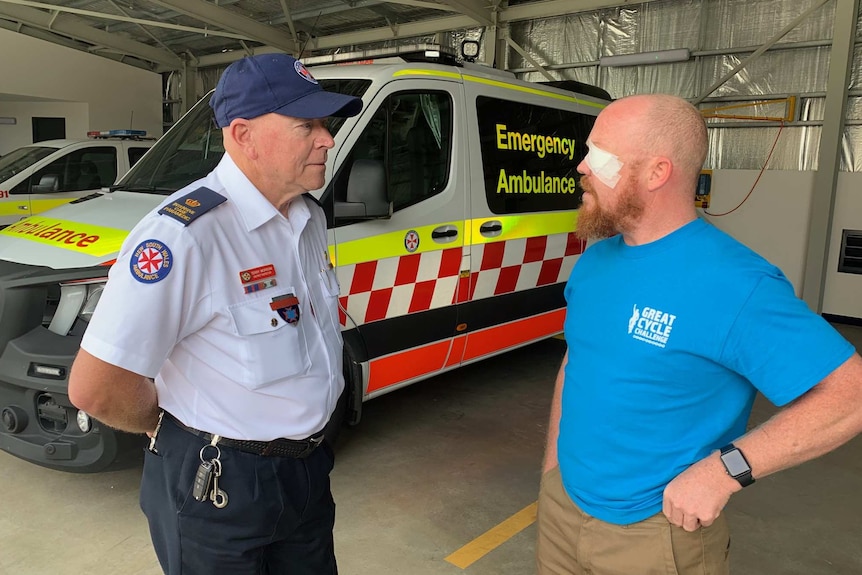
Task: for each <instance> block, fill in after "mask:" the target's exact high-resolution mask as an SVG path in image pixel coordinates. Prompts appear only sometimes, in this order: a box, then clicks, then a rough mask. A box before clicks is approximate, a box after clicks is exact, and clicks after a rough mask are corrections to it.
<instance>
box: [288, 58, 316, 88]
mask: <svg viewBox="0 0 862 575" xmlns="http://www.w3.org/2000/svg"><path fill="white" fill-rule="evenodd" d="M293 69H294V70H296V73H297V74H299V75H300V76H302V78H303V79H304V80H307V81H309V82H311V83H312V84H317V80H315V79H314V76H312V75H311V72H309V71H308V68H306V67H305V64H303V63H302V62H300V61H299V60H297V61H296V62H294V63H293Z"/></svg>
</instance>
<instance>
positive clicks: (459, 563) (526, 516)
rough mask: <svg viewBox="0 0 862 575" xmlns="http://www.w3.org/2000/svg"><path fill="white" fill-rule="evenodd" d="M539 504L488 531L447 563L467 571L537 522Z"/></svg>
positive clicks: (530, 506) (448, 558) (521, 511)
mask: <svg viewBox="0 0 862 575" xmlns="http://www.w3.org/2000/svg"><path fill="white" fill-rule="evenodd" d="M537 508H538V502H536V503H531V504H530V505H527V506H526V507H524V508H523V509H521V510H520V511H518V512H517V513H515V514H514V515H512V516H511V517H509V518H508V519H506V520H505V521H503V522H502V523H500V524H499V525H497V526H496V527H494V528H492V529H490V530H488V531H486V532H485V533H483V534H482V535H480V536H479V537H476V538H475V539H473V540H472V541H471V542H469V543H467V544H466V545H464V546H463V547H461V548H460V549H458V550H457V551H455V552H454V553H452V554H451V555H449V556H448V557H446V561H448V562H449V563H451V564H452V565H454V566H456V567H460V568H461V569H466V568H467V567H469V566H470V565H472V564H473V563H475V562H476V561H478V560H479V559H481V558H482V557H484V556H485V555H487V554H488V553H490V552H491V551H493V550H494V549H496V548H497V547H499V546H500V545H502V544H503V543H505V542H506V541H508V540H509V539H511V538H512V537H513V536H515V535H517V534H518V533H520V532H521V531H523V530H524V529H526V528H527V527H529V526H530V525H532V524H533V523H534V522H535V521H536V509H537Z"/></svg>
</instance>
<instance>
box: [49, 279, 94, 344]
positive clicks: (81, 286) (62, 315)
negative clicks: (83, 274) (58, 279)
mask: <svg viewBox="0 0 862 575" xmlns="http://www.w3.org/2000/svg"><path fill="white" fill-rule="evenodd" d="M105 283H106V280H105V279H104V278H99V279H94V280H84V281H75V282H69V283H61V284H60V302H59V304H58V305H57V311H56V312H55V313H54V317H53V318H52V319H51V325H49V326H48V329H49V330H51V331H53V332H54V333H56V334H59V335H68V334H69V331H70V330H71V329H72V326H73V325H75V320H77V319H82V320H84V321H86V322H89V321H90V318H92V317H93V312H94V311H95V309H96V304H98V303H99V298H100V297H102V291H104V289H105Z"/></svg>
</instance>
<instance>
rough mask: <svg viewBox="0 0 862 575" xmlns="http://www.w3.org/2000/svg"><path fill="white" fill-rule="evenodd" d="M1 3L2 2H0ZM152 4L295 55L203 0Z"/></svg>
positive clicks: (285, 42) (280, 39)
mask: <svg viewBox="0 0 862 575" xmlns="http://www.w3.org/2000/svg"><path fill="white" fill-rule="evenodd" d="M0 1H2V0H0ZM147 1H148V2H151V3H153V4H157V5H159V6H162V7H163V8H168V9H170V10H174V11H176V12H179V13H181V14H185V15H186V16H191V17H192V18H197V19H198V20H200V21H202V22H207V23H209V24H212V25H214V26H217V27H219V28H221V29H223V30H230V31H232V32H236V33H238V34H243V35H244V36H247V37H248V38H249V39H251V40H254V41H256V42H261V43H262V44H268V45H269V46H272V47H273V48H277V49H279V50H282V51H284V52H288V53H291V54H293V53H296V52H297V50H298V47H297V45H296V42H295V41H294V40H293V39H292V38H289V37H288V36H287V34H284V33H283V32H281V31H279V30H275V29H273V28H272V27H271V26H268V25H267V24H262V23H260V22H258V21H257V20H252V19H251V18H247V17H245V16H243V15H241V14H237V13H236V12H233V11H231V10H227V9H225V8H221V7H219V6H216V5H215V4H210V3H209V2H205V1H204V0H147Z"/></svg>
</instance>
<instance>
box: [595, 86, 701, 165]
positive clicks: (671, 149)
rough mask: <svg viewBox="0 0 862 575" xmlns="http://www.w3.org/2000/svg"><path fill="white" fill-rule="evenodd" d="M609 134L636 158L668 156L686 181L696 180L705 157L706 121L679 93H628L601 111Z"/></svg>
mask: <svg viewBox="0 0 862 575" xmlns="http://www.w3.org/2000/svg"><path fill="white" fill-rule="evenodd" d="M602 116H604V118H603V117H602ZM600 119H601V120H606V121H607V122H608V123H609V124H610V125H609V126H608V127H609V128H611V132H610V133H614V134H616V135H617V138H618V139H619V140H620V141H621V145H622V146H624V147H625V148H626V150H627V151H628V152H629V153H631V154H633V155H634V156H635V157H639V158H643V157H647V156H665V157H667V158H669V159H670V160H671V162H672V163H673V165H674V169H675V170H676V171H677V172H678V175H679V176H680V178H681V179H683V180H694V179H696V178H697V175H698V174H699V173H700V170H701V168H703V162H704V161H705V160H706V152H707V146H708V143H707V137H706V124H705V123H704V121H703V116H701V114H700V112H699V111H698V110H697V108H695V107H694V106H692V105H691V104H689V103H688V102H686V101H685V100H683V99H682V98H678V97H676V96H670V95H667V94H649V95H639V96H629V97H626V98H621V99H619V100H616V101H615V102H613V103H611V104H610V105H609V106H608V107H607V108H605V109H604V110H603V111H602V115H601V116H600Z"/></svg>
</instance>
